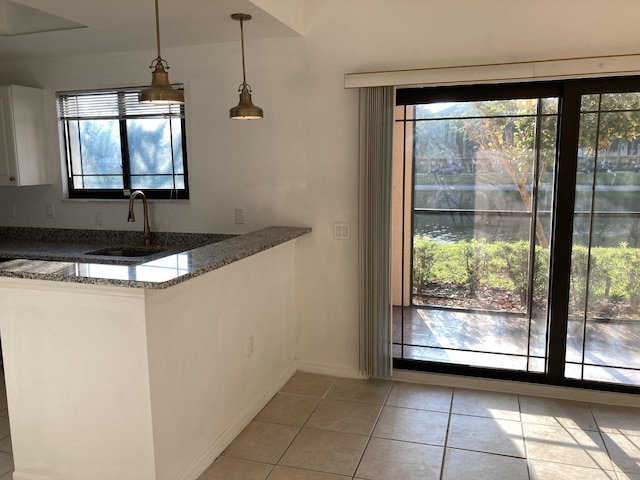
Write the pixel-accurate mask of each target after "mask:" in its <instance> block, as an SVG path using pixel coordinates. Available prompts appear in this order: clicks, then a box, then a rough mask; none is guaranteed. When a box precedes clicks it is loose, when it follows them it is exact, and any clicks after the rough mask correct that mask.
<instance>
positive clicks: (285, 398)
mask: <svg viewBox="0 0 640 480" xmlns="http://www.w3.org/2000/svg"><path fill="white" fill-rule="evenodd" d="M319 403H320V398H318V397H305V396H301V395H290V394H287V393H278V394H276V395H275V396H274V397H273V398H272V399H271V401H270V402H269V403H268V404H267V405H266V406H265V407H264V408H263V409H262V411H261V412H260V413H259V414H258V415H257V416H256V418H254V420H257V421H259V422H267V423H280V424H282V425H292V426H295V427H301V426H303V425H304V424H305V422H306V421H307V420H308V419H309V417H310V416H311V414H312V413H313V411H314V410H315V409H316V407H317V406H318V404H319Z"/></svg>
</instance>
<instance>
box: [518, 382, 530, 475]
mask: <svg viewBox="0 0 640 480" xmlns="http://www.w3.org/2000/svg"><path fill="white" fill-rule="evenodd" d="M516 397H517V399H518V415H519V417H520V431H521V432H522V443H523V444H524V463H525V465H526V466H527V476H528V477H529V480H533V476H532V473H531V466H530V465H529V444H528V443H527V438H526V437H525V434H524V420H523V417H522V403H521V402H520V395H519V394H516Z"/></svg>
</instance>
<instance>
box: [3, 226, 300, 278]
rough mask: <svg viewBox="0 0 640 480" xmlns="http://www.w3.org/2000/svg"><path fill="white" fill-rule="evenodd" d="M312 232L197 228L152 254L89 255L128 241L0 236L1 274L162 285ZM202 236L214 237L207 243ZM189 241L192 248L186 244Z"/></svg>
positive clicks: (281, 228) (283, 228) (275, 228)
mask: <svg viewBox="0 0 640 480" xmlns="http://www.w3.org/2000/svg"><path fill="white" fill-rule="evenodd" d="M5 230H6V228H5ZM42 230H46V229H42ZM68 232H69V231H67V233H68ZM83 232H84V234H86V237H83ZM310 232H311V228H310V227H288V226H273V227H267V228H263V229H260V230H256V231H254V232H250V233H247V234H243V235H235V236H234V235H213V234H192V235H196V237H192V238H189V240H185V239H186V237H185V238H182V239H181V241H178V242H174V243H173V244H169V245H167V247H166V248H165V249H164V250H163V252H162V253H157V254H154V255H152V256H151V257H150V258H143V259H132V258H102V257H99V258H95V257H94V258H90V259H89V260H90V261H88V257H87V255H86V253H85V252H86V251H87V249H88V248H94V247H95V248H97V245H106V244H107V243H108V244H110V245H113V244H114V242H116V244H117V241H120V243H123V240H126V239H118V238H116V239H110V240H109V241H107V239H101V243H96V242H95V241H94V240H93V236H92V235H95V234H93V233H92V232H91V231H87V230H77V231H74V233H75V237H76V240H75V241H74V242H64V241H60V239H55V240H54V241H48V240H47V238H46V235H45V236H44V238H41V239H40V240H38V241H34V240H33V239H24V238H2V237H0V257H3V260H5V261H3V262H1V263H0V277H13V278H25V279H37V280H49V281H55V282H71V283H86V284H94V285H111V286H121V287H131V288H148V289H163V288H168V287H171V286H173V285H176V284H178V283H181V282H184V281H187V280H189V279H191V278H194V277H197V276H199V275H202V274H204V273H207V272H209V271H212V270H215V269H218V268H221V267H223V266H225V265H229V264H231V263H233V262H237V261H238V260H242V259H243V258H246V257H249V256H251V255H254V254H257V253H260V252H262V251H264V250H268V249H270V248H273V247H275V246H277V245H280V244H282V243H285V242H288V241H290V240H293V239H295V238H298V237H300V236H303V235H306V234H308V233H310ZM126 233H128V234H130V233H131V232H126ZM135 233H138V232H135ZM156 235H159V237H156V238H162V237H161V234H156ZM166 235H171V234H166ZM176 235H180V234H176ZM184 235H189V234H184ZM198 235H200V237H198ZM78 236H79V238H78ZM125 236H126V234H125ZM208 237H211V238H208ZM194 239H195V243H194V245H199V246H196V247H195V248H192V247H191V246H189V241H192V240H194ZM203 242H211V243H206V244H204V245H202V243H203ZM180 245H182V247H181V246H180ZM185 245H187V247H186V248H188V249H187V250H184V248H185V247H184V246H185ZM180 250H182V251H180ZM7 257H8V258H7Z"/></svg>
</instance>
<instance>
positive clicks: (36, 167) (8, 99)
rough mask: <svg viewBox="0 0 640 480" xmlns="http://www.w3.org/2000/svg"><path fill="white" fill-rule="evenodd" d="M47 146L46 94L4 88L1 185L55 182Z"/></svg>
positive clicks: (0, 129) (0, 96)
mask: <svg viewBox="0 0 640 480" xmlns="http://www.w3.org/2000/svg"><path fill="white" fill-rule="evenodd" d="M45 147H46V122H45V115H44V92H43V91H42V90H40V89H38V88H30V87H21V86H18V85H6V86H0V185H12V186H24V185H44V184H48V183H51V181H50V178H49V177H50V175H49V169H48V168H47V165H46V161H45V157H46V156H45Z"/></svg>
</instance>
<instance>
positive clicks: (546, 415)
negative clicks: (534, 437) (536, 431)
mask: <svg viewBox="0 0 640 480" xmlns="http://www.w3.org/2000/svg"><path fill="white" fill-rule="evenodd" d="M520 412H521V415H522V421H523V422H526V423H537V424H539V425H550V426H561V427H566V428H579V429H582V430H594V431H595V430H597V429H598V427H597V426H596V422H595V420H594V419H593V415H591V410H590V409H589V405H588V404H587V403H583V402H572V401H570V400H558V399H553V398H543V397H531V396H528V395H520Z"/></svg>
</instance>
